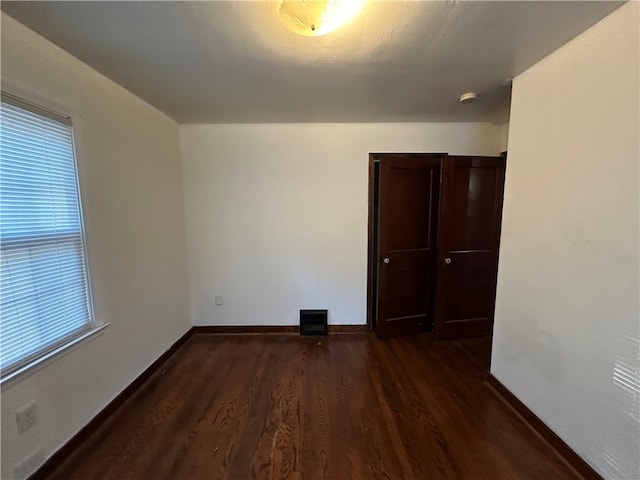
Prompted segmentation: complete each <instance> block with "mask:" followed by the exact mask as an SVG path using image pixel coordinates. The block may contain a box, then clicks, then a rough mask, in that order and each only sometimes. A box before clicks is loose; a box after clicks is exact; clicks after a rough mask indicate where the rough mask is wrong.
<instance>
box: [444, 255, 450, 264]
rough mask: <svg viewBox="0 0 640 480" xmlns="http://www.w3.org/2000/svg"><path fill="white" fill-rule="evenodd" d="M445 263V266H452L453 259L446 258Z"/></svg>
mask: <svg viewBox="0 0 640 480" xmlns="http://www.w3.org/2000/svg"><path fill="white" fill-rule="evenodd" d="M444 263H445V264H447V265H450V264H451V258H449V257H446V258H445V259H444Z"/></svg>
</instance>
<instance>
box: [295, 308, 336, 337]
mask: <svg viewBox="0 0 640 480" xmlns="http://www.w3.org/2000/svg"><path fill="white" fill-rule="evenodd" d="M327 333H329V328H328V326H327V310H300V335H326V334H327Z"/></svg>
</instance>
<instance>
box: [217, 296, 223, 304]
mask: <svg viewBox="0 0 640 480" xmlns="http://www.w3.org/2000/svg"><path fill="white" fill-rule="evenodd" d="M216 305H222V295H216Z"/></svg>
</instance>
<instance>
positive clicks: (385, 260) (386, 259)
mask: <svg viewBox="0 0 640 480" xmlns="http://www.w3.org/2000/svg"><path fill="white" fill-rule="evenodd" d="M382 261H383V262H384V263H389V262H390V261H391V260H389V257H384V258H383V259H382Z"/></svg>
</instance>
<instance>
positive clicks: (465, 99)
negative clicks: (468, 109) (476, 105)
mask: <svg viewBox="0 0 640 480" xmlns="http://www.w3.org/2000/svg"><path fill="white" fill-rule="evenodd" d="M477 99H478V94H477V93H476V92H467V93H463V94H462V95H460V98H459V99H458V101H459V102H460V103H461V104H463V105H466V104H468V103H473V102H475V101H476V100H477Z"/></svg>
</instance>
